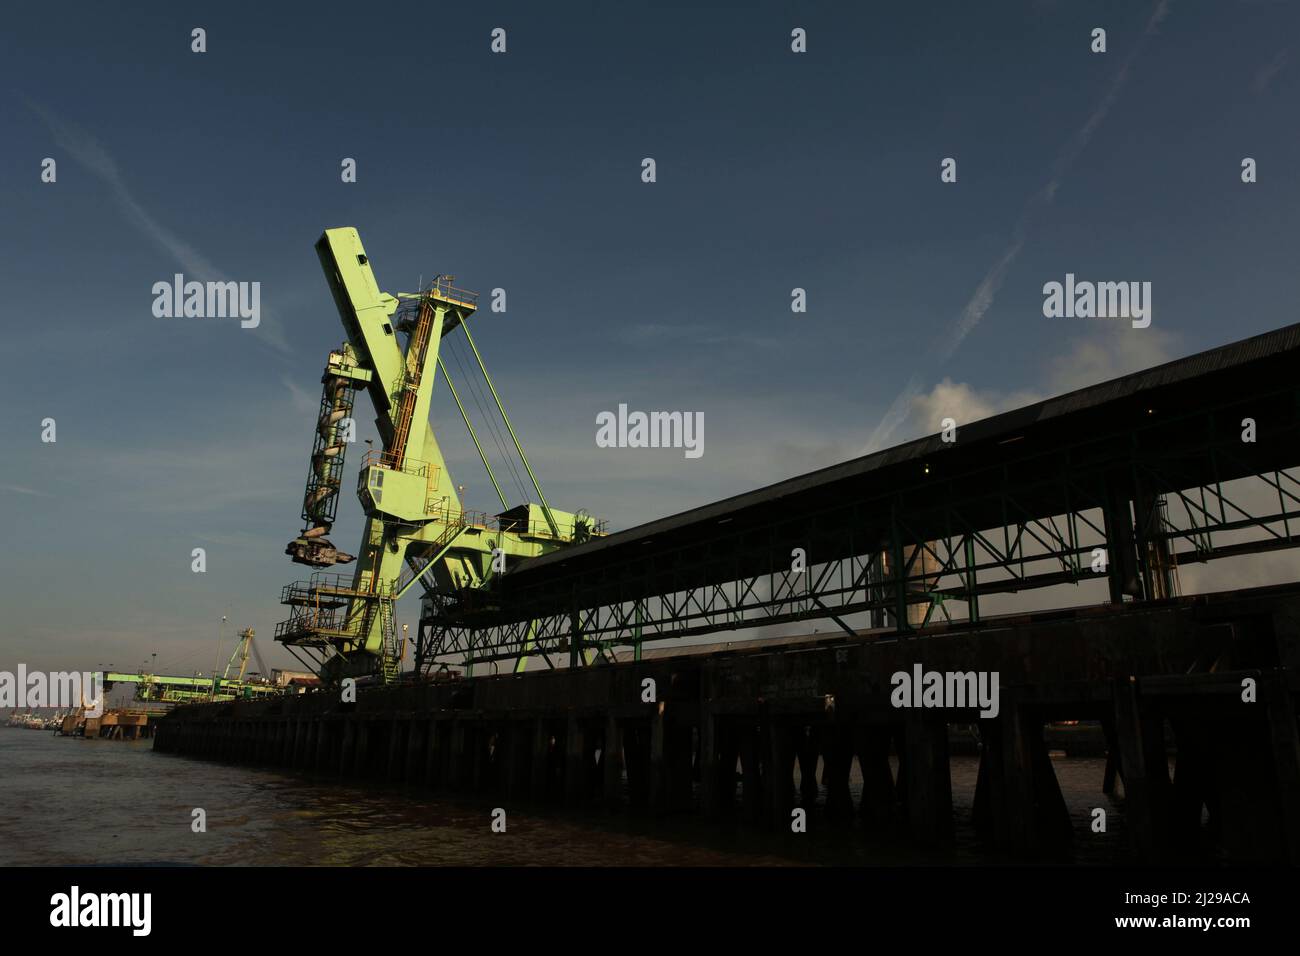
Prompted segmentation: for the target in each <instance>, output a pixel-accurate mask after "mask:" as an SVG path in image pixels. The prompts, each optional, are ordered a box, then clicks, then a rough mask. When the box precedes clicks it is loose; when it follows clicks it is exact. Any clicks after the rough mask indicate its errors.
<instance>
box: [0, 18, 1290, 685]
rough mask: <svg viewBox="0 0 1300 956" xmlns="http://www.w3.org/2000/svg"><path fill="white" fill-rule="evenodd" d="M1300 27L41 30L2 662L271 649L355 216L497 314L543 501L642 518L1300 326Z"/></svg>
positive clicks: (158, 21) (14, 107) (574, 21)
mask: <svg viewBox="0 0 1300 956" xmlns="http://www.w3.org/2000/svg"><path fill="white" fill-rule="evenodd" d="M1157 11H1159V12H1157ZM195 26H201V27H203V28H205V29H206V30H207V42H208V52H207V53H204V54H195V53H192V52H191V51H190V30H191V29H192V28H193V27H195ZM498 26H499V27H503V28H505V29H506V30H507V37H508V52H507V53H506V54H504V55H493V54H492V53H491V52H490V50H489V34H490V31H491V30H492V29H493V28H494V27H498ZM1098 26H1099V27H1104V28H1105V29H1106V30H1107V32H1108V47H1109V49H1108V52H1106V53H1105V54H1101V55H1098V54H1093V53H1091V52H1090V49H1089V44H1090V37H1089V34H1090V31H1091V29H1092V28H1093V27H1098ZM794 27H803V28H804V29H806V30H807V31H808V52H807V53H806V54H803V55H796V54H793V53H792V52H791V51H790V31H791V29H793V28H794ZM1298 28H1300V5H1298V4H1294V3H1281V2H1278V3H1271V2H1238V3H1228V2H1224V3H1198V2H1169V3H1168V4H1167V5H1166V6H1164V7H1158V6H1157V5H1156V4H1155V3H1134V2H1122V3H1121V2H1116V3H1088V4H1082V3H1077V4H1075V3H1065V2H1059V3H1052V2H1024V3H998V4H968V3H894V4H886V3H873V4H806V3H793V2H787V3H767V4H756V5H752V6H751V5H741V4H735V5H713V6H700V5H696V4H689V5H687V4H683V5H668V4H635V5H632V4H601V5H597V4H594V3H591V4H564V3H557V4H547V5H539V4H520V5H514V6H510V5H501V4H492V5H480V4H474V5H469V4H465V5H450V4H431V3H428V4H426V3H421V4H411V5H397V4H383V3H370V4H363V5H358V4H347V5H343V4H328V3H315V4H310V5H305V4H304V5H301V6H298V5H293V6H291V5H282V4H267V3H259V4H226V3H223V4H211V5H207V4H195V5H182V4H161V3H159V4H148V5H142V6H141V8H140V9H137V10H135V11H134V12H123V11H122V10H120V9H117V8H114V7H112V6H110V5H101V4H69V5H61V6H60V7H59V8H58V11H57V12H50V10H49V8H43V7H41V6H40V5H24V6H23V7H21V8H16V9H14V10H10V11H7V13H6V21H5V26H4V30H3V34H0V71H2V72H3V77H4V84H3V88H4V99H3V112H0V222H3V224H4V228H3V230H2V231H0V263H3V264H2V265H0V277H3V280H4V334H3V336H0V350H2V351H0V355H3V359H4V368H5V377H6V384H7V385H8V389H7V393H8V395H9V396H10V408H9V410H8V411H7V413H6V414H5V415H4V416H3V424H2V425H0V442H2V445H0V447H3V449H4V454H3V459H2V460H0V529H2V530H0V534H3V539H4V544H5V546H4V547H3V549H0V604H2V605H3V608H4V615H3V618H2V619H0V641H2V642H3V652H2V653H0V667H10V666H12V664H11V663H5V662H6V661H9V659H10V658H13V660H14V661H17V660H23V661H26V662H28V663H29V664H31V665H32V666H49V667H55V666H74V665H79V666H86V667H93V666H96V665H99V664H111V665H113V666H117V667H127V668H133V667H135V666H136V665H137V664H138V663H139V662H140V661H141V660H142V659H143V658H144V657H147V656H148V654H149V653H151V652H153V651H158V653H159V664H160V665H164V664H168V663H171V662H174V665H175V667H176V668H177V669H189V668H190V667H191V665H192V666H193V667H195V668H198V669H205V670H206V669H208V668H210V667H211V659H212V658H213V657H214V656H215V653H214V649H215V646H216V640H217V635H218V630H219V628H218V624H217V622H218V621H219V620H220V617H221V615H222V614H227V615H229V617H230V622H229V625H228V627H227V629H226V631H227V633H226V634H225V635H224V637H225V651H224V653H228V652H229V649H230V643H231V637H232V635H233V631H234V628H235V627H236V626H243V625H245V624H249V625H253V626H255V627H257V629H258V631H259V633H261V634H263V635H265V640H264V642H263V643H264V644H265V645H266V646H267V648H268V650H269V649H270V640H269V638H270V633H271V630H272V626H273V624H274V622H275V621H276V620H277V619H279V617H280V616H281V614H280V612H281V610H282V609H281V608H280V607H279V606H278V605H277V604H276V600H277V598H278V594H279V589H280V586H281V585H282V584H284V583H287V582H289V581H291V580H294V579H295V578H297V577H301V576H303V575H302V574H301V573H300V572H301V571H303V570H304V569H301V568H299V567H297V566H295V565H292V564H290V562H289V561H288V559H287V558H286V557H284V556H283V554H282V553H281V552H282V548H283V545H284V543H285V541H287V540H288V539H289V538H290V537H292V536H293V535H294V534H295V533H296V532H297V530H298V528H299V526H300V522H299V518H298V509H299V503H300V499H301V486H302V481H303V479H304V477H305V474H306V464H307V457H308V452H309V450H310V439H311V428H312V422H313V417H314V408H315V403H316V401H317V397H318V390H319V384H318V377H319V374H320V369H321V367H322V364H323V362H324V358H325V355H326V352H327V351H328V349H329V348H330V347H331V346H332V345H335V344H337V343H338V342H339V341H340V340H341V338H342V329H341V327H340V325H339V322H338V318H337V314H336V313H335V310H334V306H333V304H332V302H331V301H330V299H329V296H328V293H327V290H326V287H325V284H324V282H323V280H322V277H321V274H320V268H319V265H318V263H317V261H316V257H315V254H314V252H313V250H312V243H313V242H314V241H315V239H316V238H317V236H318V235H319V234H320V232H321V231H322V230H323V229H324V228H326V227H330V226H338V225H354V226H356V227H357V228H358V229H359V230H360V231H361V234H362V237H363V240H364V241H365V243H366V246H367V249H368V251H369V253H370V256H371V260H372V263H373V265H374V268H375V272H376V275H377V277H378V279H379V282H380V284H381V286H382V287H383V288H385V289H387V290H389V291H405V290H410V289H412V288H414V287H415V285H416V283H417V280H418V279H419V277H420V276H424V277H425V278H426V279H427V278H428V277H429V276H431V275H433V274H434V273H437V272H451V273H454V274H456V276H457V277H458V281H459V283H460V284H462V285H464V286H466V287H469V288H472V289H477V290H480V291H482V292H487V291H488V290H490V289H492V288H494V287H502V288H505V289H506V291H507V294H508V302H509V310H508V312H507V313H506V314H504V315H494V314H490V313H486V312H485V313H484V314H482V315H481V317H480V319H479V321H478V323H477V326H476V332H477V337H478V340H479V344H480V347H481V348H482V350H483V352H484V354H485V358H486V360H487V362H488V364H489V366H490V368H491V369H492V371H493V373H494V375H495V377H496V381H497V383H498V386H499V387H500V390H501V392H502V396H503V398H504V400H505V402H506V404H507V407H508V409H509V410H510V412H511V414H512V416H513V418H514V420H515V424H516V426H517V427H518V429H519V431H520V433H521V435H522V437H523V440H524V444H525V447H526V448H527V450H528V451H529V454H530V457H531V458H532V460H533V463H534V466H535V469H536V470H537V472H538V474H539V476H540V478H541V479H542V483H543V487H544V489H545V490H546V492H547V495H548V498H550V500H551V501H552V503H553V504H555V505H556V506H557V507H561V508H565V509H569V510H573V509H576V508H578V507H586V508H588V509H590V510H591V511H593V512H595V513H597V514H600V515H604V516H606V517H608V518H609V519H610V521H611V524H612V525H613V526H614V527H616V528H621V527H627V526H630V525H632V524H635V523H638V522H640V521H644V520H648V519H650V518H653V517H656V516H659V515H661V514H665V513H670V512H674V511H678V510H681V509H683V508H686V507H690V506H693V505H697V504H702V503H704V502H707V501H709V500H712V499H715V498H717V497H720V496H724V495H728V494H734V493H738V492H740V491H744V490H747V489H749V488H753V487H756V486H759V485H762V484H767V483H769V482H771V481H775V480H778V479H780V478H783V477H787V476H789V475H792V474H796V473H799V472H802V471H806V470H809V469H811V468H815V467H819V466H822V465H825V464H829V463H831V462H834V461H838V460H843V459H845V458H848V457H852V456H854V455H857V454H860V453H861V452H862V451H863V450H864V449H865V448H867V447H868V446H869V444H870V443H871V442H872V440H873V436H875V437H876V439H877V441H879V440H881V439H882V438H883V439H884V440H885V441H884V443H886V444H892V443H895V442H897V441H900V440H902V439H904V438H907V437H909V436H910V435H914V434H917V433H920V432H927V431H934V430H936V429H937V427H938V423H937V420H935V419H936V416H937V415H938V414H940V413H942V412H949V411H950V412H951V413H952V414H954V415H955V416H956V417H958V418H959V420H969V419H970V418H973V417H978V416H979V415H981V414H987V413H989V412H991V411H996V410H1000V409H1001V408H1003V407H1007V406H1008V405H1012V404H1018V403H1020V402H1023V401H1025V400H1030V399H1032V398H1035V397H1040V396H1043V395H1047V394H1052V393H1056V392H1060V391H1064V390H1067V389H1069V388H1074V387H1079V386H1081V385H1085V384H1089V383H1090V382H1093V381H1098V380H1102V379H1105V378H1109V377H1113V376H1114V375H1117V374H1121V373H1123V372H1126V371H1130V370H1132V369H1134V368H1138V367H1142V366H1145V365H1149V364H1152V363H1154V362H1158V361H1163V360H1166V359H1169V358H1175V357H1178V356H1180V355H1185V354H1189V353H1192V352H1195V351H1200V350H1202V349H1205V348H1209V347H1212V346H1215V345H1219V344H1222V343H1224V342H1227V341H1232V340H1235V339H1238V338H1242V337H1245V336H1247V335H1250V334H1254V333H1257V332H1261V331H1265V330H1267V329H1271V328H1276V327H1278V326H1281V325H1284V324H1287V323H1290V322H1294V321H1296V320H1297V319H1298V318H1300V316H1298V315H1297V309H1296V306H1295V302H1296V289H1295V282H1296V279H1295V276H1296V274H1297V269H1296V234H1297V226H1298V225H1300V178H1298V177H1300V128H1298V127H1297V124H1296V116H1297V115H1298V114H1300V111H1298V110H1297V106H1298V105H1300V95H1298V93H1300V62H1298V61H1300V30H1298ZM948 156H951V157H954V158H956V160H957V162H958V182H957V183H956V184H943V183H941V182H940V180H939V163H940V160H941V159H943V158H944V157H948ZM1246 156H1249V157H1253V158H1255V159H1256V160H1257V162H1258V164H1259V182H1257V183H1255V184H1252V185H1245V184H1243V183H1242V182H1241V179H1240V163H1241V160H1242V158H1243V157H1246ZM45 157H52V158H54V159H56V160H57V162H58V181H57V183H55V184H45V183H42V182H40V164H41V160H42V159H43V158H45ZM344 157H353V158H355V159H356V160H357V162H358V182H357V183H355V184H343V183H342V182H341V181H340V176H339V172H340V162H341V160H342V159H343V158H344ZM644 157H653V158H654V159H655V160H656V163H657V172H658V181H657V182H656V183H654V184H644V183H642V182H641V179H640V172H641V160H642V159H643V158H644ZM1035 197H1038V198H1037V199H1036V198H1035ZM1027 210H1028V212H1027ZM999 263H1001V264H1002V267H1001V268H999ZM175 272H184V273H185V274H186V276H187V278H194V279H200V280H203V279H208V278H226V279H234V280H242V281H258V282H260V283H261V286H262V306H263V318H262V327H261V328H260V329H258V330H257V331H255V332H254V331H248V330H242V329H240V328H239V326H238V323H237V321H234V320H195V319H188V320H187V319H177V320H163V319H157V318H154V317H153V315H152V314H151V310H150V306H151V304H152V295H151V293H150V289H151V287H152V285H153V283H155V282H157V281H160V280H170V278H171V276H172V275H173V273H175ZM1066 272H1074V273H1075V274H1076V275H1078V276H1080V277H1081V278H1093V279H1097V280H1138V281H1150V282H1151V283H1152V287H1153V293H1152V296H1153V307H1154V308H1153V323H1152V326H1151V328H1150V329H1146V330H1134V329H1131V328H1130V327H1128V325H1127V323H1123V322H1113V321H1112V322H1105V321H1102V320H1080V319H1069V320H1067V319H1047V318H1044V316H1043V314H1042V291H1041V290H1042V286H1043V284H1044V283H1045V282H1048V281H1052V280H1057V281H1059V280H1061V279H1062V278H1063V277H1064V275H1065V273H1066ZM205 273H207V274H205ZM796 286H797V287H802V288H804V289H806V290H807V295H808V312H807V313H806V314H804V315H795V314H792V313H791V311H790V290H791V289H792V288H794V287H796ZM981 288H983V290H984V292H985V293H986V294H983V295H981V294H980V293H981ZM963 317H965V318H966V320H967V323H966V324H967V327H968V328H969V329H970V331H969V334H968V335H966V336H965V337H964V338H962V339H961V340H960V342H958V339H957V337H956V333H955V332H954V330H955V329H956V328H957V327H958V326H959V325H960V324H961V323H962V321H963ZM948 352H951V353H952V354H951V357H950V358H948V359H947V360H946V361H942V360H941V357H942V356H944V355H946V354H947V353H948ZM900 396H902V398H900ZM620 402H625V403H627V404H628V405H629V406H630V407H631V408H634V409H637V408H640V409H680V410H685V411H701V412H703V413H704V418H705V432H704V435H705V446H704V447H705V454H704V456H703V457H702V458H700V459H698V460H687V459H685V458H684V457H683V456H682V455H681V454H680V452H674V451H671V450H658V451H650V450H642V451H629V450H619V451H612V450H607V449H598V448H596V446H595V443H594V434H595V415H596V414H597V413H598V412H600V411H602V410H612V409H615V408H617V406H618V404H619V403H620ZM891 408H892V409H894V412H895V414H894V415H893V416H892V417H890V416H889V410H890V409H891ZM46 417H53V418H55V419H56V421H57V423H58V441H57V443H56V444H53V445H48V444H42V443H41V442H40V421H41V419H43V418H46ZM370 417H371V415H370V412H369V409H368V408H367V409H364V411H363V413H362V414H360V415H359V416H358V418H360V419H361V420H362V421H363V422H365V423H366V425H365V426H364V427H365V429H366V434H367V435H368V434H370V431H369V425H368V422H369V419H370ZM882 420H885V421H887V422H889V425H888V427H887V428H886V429H884V430H881V429H879V426H880V424H881V422H882ZM435 424H436V425H437V427H438V429H439V434H440V437H441V439H442V443H443V447H444V451H445V453H446V454H447V456H448V458H449V461H450V464H451V465H452V467H453V468H454V469H455V471H456V474H457V478H458V480H459V481H461V482H462V483H464V484H466V485H467V486H468V493H467V498H468V502H467V503H468V504H469V505H470V506H471V507H480V508H492V506H493V502H492V498H491V492H490V487H489V486H488V485H487V482H486V480H485V479H484V478H483V477H482V476H481V468H479V467H477V466H476V465H475V459H474V458H473V457H472V456H473V450H472V447H471V446H469V443H468V441H467V440H466V439H465V437H464V434H463V427H461V426H460V425H459V423H458V421H456V420H453V419H451V418H449V417H447V415H446V409H445V408H443V407H441V406H439V407H438V408H437V409H436V410H435ZM354 465H355V462H354ZM349 474H351V469H349ZM340 511H341V515H342V518H341V520H340V522H339V524H338V526H337V528H336V532H335V535H334V539H335V541H336V542H337V543H338V544H340V545H341V546H343V547H345V548H348V549H349V550H355V548H353V547H349V546H350V545H354V544H355V542H356V540H357V538H358V535H359V530H360V518H359V513H358V512H359V506H358V505H357V503H356V501H355V499H354V498H353V497H352V496H351V495H345V496H344V500H343V502H342V506H341V509H340ZM194 547H205V548H207V550H208V563H209V571H208V573H207V574H204V575H195V574H193V573H191V571H190V551H191V549H192V548H194ZM414 611H415V608H414V606H412V607H410V608H407V609H406V611H405V612H404V613H403V618H404V619H407V620H411V621H413V620H414ZM268 657H272V658H274V659H276V660H277V661H279V662H284V656H283V655H281V654H280V653H279V651H278V650H276V651H275V652H274V653H269V654H268Z"/></svg>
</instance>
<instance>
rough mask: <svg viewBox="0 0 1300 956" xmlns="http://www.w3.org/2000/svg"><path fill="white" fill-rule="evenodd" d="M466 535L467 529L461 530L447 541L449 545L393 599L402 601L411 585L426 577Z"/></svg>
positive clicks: (403, 586)
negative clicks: (462, 536) (460, 538)
mask: <svg viewBox="0 0 1300 956" xmlns="http://www.w3.org/2000/svg"><path fill="white" fill-rule="evenodd" d="M464 533H465V529H464V528H461V529H460V530H459V531H457V532H456V533H455V534H453V535H452V536H451V538H450V539H449V540H448V541H447V543H446V544H444V545H443V546H442V547H441V548H440V549H438V553H437V554H435V555H434V556H433V557H432V558H430V559H429V560H428V562H426V563H425V565H424V567H422V568H420V570H419V572H418V573H417V574H416V575H415V576H414V577H413V578H411V580H409V581H407V582H406V583H405V584H404V585H402V587H401V589H400V590H399V591H398V592H397V593H396V594H394V595H393V598H392V599H393V600H394V601H398V600H401V597H402V595H403V594H405V593H406V592H407V591H409V590H410V589H411V585H412V584H414V583H415V582H416V581H418V580H420V578H422V577H424V575H425V574H426V573H427V572H428V570H429V569H430V568H431V567H433V566H434V565H435V564H437V563H438V562H439V561H441V560H442V559H443V556H444V555H445V554H446V553H447V552H448V551H450V550H451V546H452V545H453V544H455V543H456V540H457V539H458V538H459V537H460V536H461V535H462V534H464Z"/></svg>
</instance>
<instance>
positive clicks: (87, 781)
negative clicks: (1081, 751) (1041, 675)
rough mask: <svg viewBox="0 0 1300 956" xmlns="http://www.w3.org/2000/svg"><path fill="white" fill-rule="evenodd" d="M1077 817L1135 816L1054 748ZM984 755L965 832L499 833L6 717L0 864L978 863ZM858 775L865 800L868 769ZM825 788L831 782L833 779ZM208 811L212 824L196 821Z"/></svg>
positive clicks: (452, 814)
mask: <svg viewBox="0 0 1300 956" xmlns="http://www.w3.org/2000/svg"><path fill="white" fill-rule="evenodd" d="M1054 763H1055V766H1056V771H1057V777H1058V779H1059V781H1060V784H1061V789H1062V792H1063V793H1064V795H1065V799H1066V802H1067V804H1068V806H1069V808H1070V814H1071V817H1072V819H1073V821H1074V825H1075V851H1074V860H1075V862H1077V863H1084V864H1105V863H1113V862H1121V861H1123V860H1124V859H1125V858H1126V847H1125V841H1124V835H1123V832H1122V827H1118V826H1114V825H1112V826H1111V827H1109V828H1108V832H1106V833H1102V834H1095V833H1093V832H1092V831H1091V829H1090V826H1089V824H1090V821H1091V812H1092V809H1093V808H1094V807H1102V808H1104V809H1106V811H1107V814H1108V816H1109V817H1110V818H1111V820H1112V821H1113V820H1115V814H1113V813H1112V812H1111V811H1112V809H1113V808H1112V805H1111V803H1110V801H1109V799H1108V798H1107V797H1106V796H1105V795H1104V794H1102V793H1101V780H1102V772H1103V769H1104V761H1102V760H1100V759H1093V758H1061V759H1058V760H1056V761H1054ZM976 768H977V761H976V758H974V757H963V756H954V757H953V758H952V779H953V803H954V807H955V810H956V814H957V841H956V846H955V847H954V848H952V849H951V850H948V851H944V852H927V851H921V850H918V849H916V848H914V847H912V846H911V845H909V844H908V843H907V842H906V840H905V839H902V838H897V839H895V838H888V837H885V838H881V837H868V835H867V834H865V833H863V832H861V831H860V830H857V829H853V828H841V827H832V826H831V825H830V824H828V823H823V822H822V818H821V816H820V813H819V811H818V810H817V809H816V808H814V810H813V812H812V813H811V814H810V816H809V828H808V833H805V834H798V835H796V834H788V833H779V832H776V833H774V832H770V831H765V830H762V829H759V828H755V827H747V826H744V825H742V824H740V823H738V822H736V821H733V820H728V821H725V822H722V823H709V822H707V821H704V820H701V819H699V818H697V817H694V816H689V815H678V816H674V817H669V818H666V819H654V818H652V817H650V816H648V815H645V814H637V813H632V812H626V813H624V812H618V813H610V812H608V811H605V810H590V811H585V812H581V811H564V810H559V809H550V808H539V807H536V806H526V805H525V806H518V807H511V806H507V807H505V808H504V809H505V810H506V832H505V833H493V832H492V829H491V816H492V811H493V809H494V808H495V805H496V804H497V803H499V801H494V800H493V799H492V798H490V797H482V798H463V799H462V798H448V797H445V796H443V795H434V794H431V793H430V792H429V791H427V790H422V789H416V788H410V787H402V786H397V785H391V786H385V785H382V784H367V785H366V786H360V785H358V784H356V783H345V782H340V781H337V780H333V779H312V778H311V777H307V776H300V775H296V774H292V773H286V772H283V771H279V770H273V769H265V768H256V767H245V766H238V765H230V764H220V763H214V762H209V761H200V760H195V759H191V758H187V757H180V756H176V755H172V754H159V753H154V752H153V742H152V741H149V740H145V741H111V740H83V739H80V738H70V737H57V736H55V735H54V734H53V733H51V732H47V731H32V730H19V729H9V728H0V865H3V866H14V865H20V866H29V865H69V864H196V865H214V866H229V865H249V866H263V865H306V866H317V865H320V866H367V865H380V866H383V865H390V866H391V865H397V866H406V865H457V866H493V865H512V866H528V865H544V866H545V865H582V866H607V865H621V866H693V865H728V866H748V865H799V864H812V865H817V864H832V865H834V864H867V865H871V864H950V863H955V864H965V863H980V862H997V857H996V856H993V855H990V854H989V853H988V852H987V851H985V850H984V849H983V848H982V847H981V846H980V845H979V844H978V842H977V841H976V840H975V837H974V834H973V832H972V830H971V827H970V811H971V802H972V799H973V796H974V789H975V773H976ZM854 773H855V779H854V780H853V781H852V783H853V788H854V799H855V800H856V799H857V797H858V786H859V783H860V781H859V780H857V779H856V765H855V770H854ZM823 798H824V791H823ZM196 808H202V809H203V810H204V811H205V812H206V819H207V832H205V833H195V832H193V829H192V827H191V821H192V820H193V811H194V810H195V809H196Z"/></svg>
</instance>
